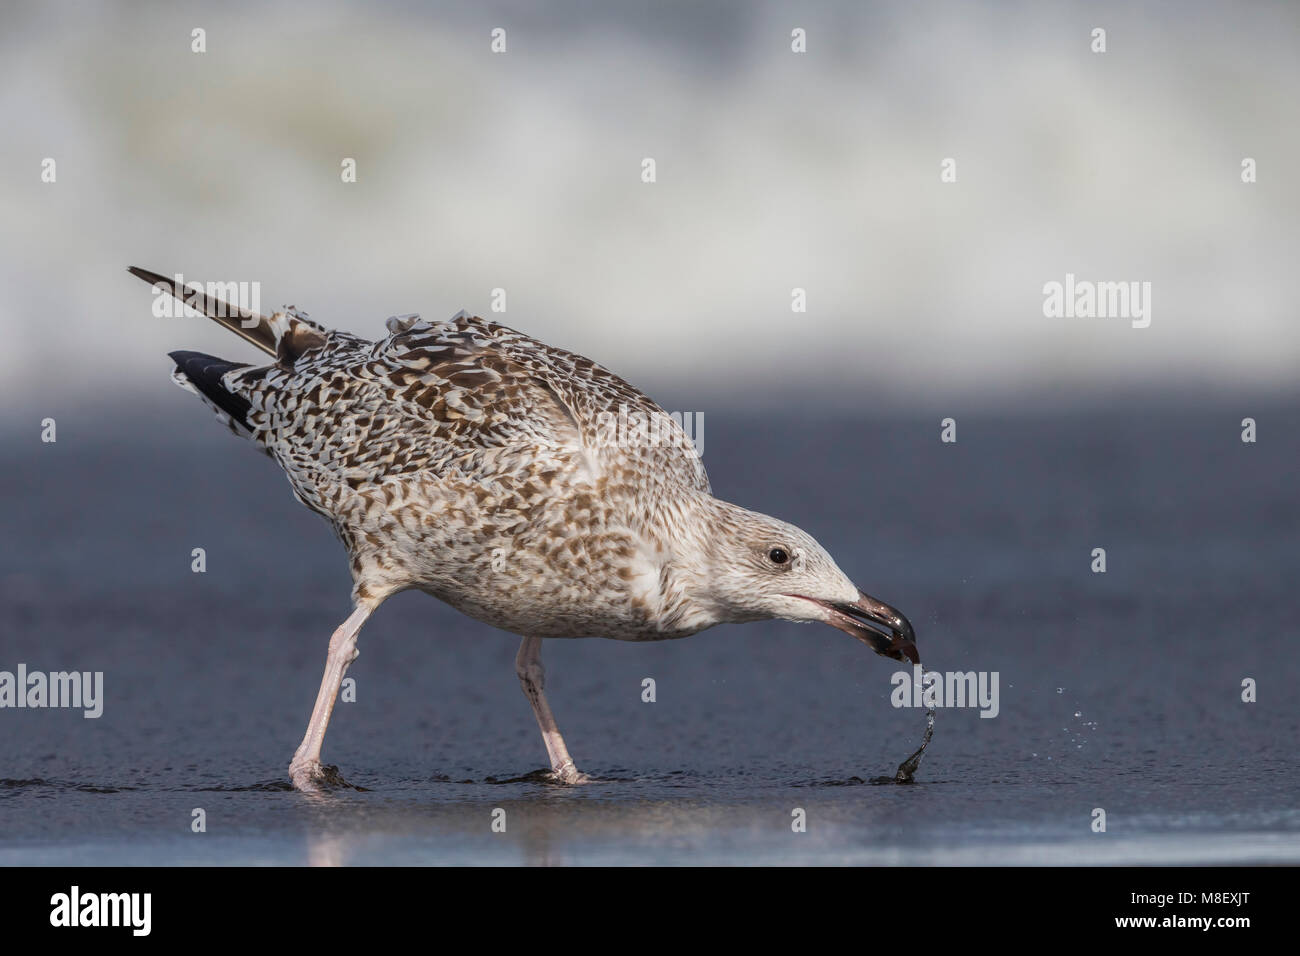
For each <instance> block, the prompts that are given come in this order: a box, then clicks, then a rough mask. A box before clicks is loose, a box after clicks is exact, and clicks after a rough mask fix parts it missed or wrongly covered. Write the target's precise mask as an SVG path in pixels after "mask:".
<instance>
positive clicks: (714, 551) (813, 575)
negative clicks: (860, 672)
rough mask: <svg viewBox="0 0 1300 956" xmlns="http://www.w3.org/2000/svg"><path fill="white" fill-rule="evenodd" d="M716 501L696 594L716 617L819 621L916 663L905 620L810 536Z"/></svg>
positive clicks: (886, 653)
mask: <svg viewBox="0 0 1300 956" xmlns="http://www.w3.org/2000/svg"><path fill="white" fill-rule="evenodd" d="M717 505H718V506H719V507H718V508H717V509H716V510H715V515H716V520H715V521H713V522H710V524H711V527H710V529H709V534H708V539H707V544H706V545H705V553H706V555H707V558H706V561H705V564H706V567H707V570H706V571H705V573H704V574H703V575H701V587H700V589H699V592H697V593H698V596H699V598H701V599H703V600H704V601H706V602H707V603H708V604H709V605H711V607H712V608H713V610H714V613H715V614H716V615H717V616H718V619H719V620H720V621H729V622H741V621H761V620H768V619H772V618H783V619H785V620H787V621H821V622H822V623H824V624H829V625H831V626H832V627H837V628H839V629H840V630H841V631H844V632H845V633H847V634H850V635H852V636H853V637H855V638H857V639H858V640H860V641H861V642H862V643H864V644H866V645H867V646H868V647H870V648H871V649H872V650H874V651H875V652H876V653H877V654H882V655H884V656H885V657H889V658H893V659H894V660H898V661H902V660H910V661H911V662H912V663H914V664H919V663H920V656H919V654H918V653H917V650H916V635H915V634H914V633H913V631H912V625H911V624H910V623H909V622H908V620H907V618H906V617H904V616H903V615H902V614H901V613H900V612H899V611H897V610H895V609H894V608H892V607H890V606H889V605H888V604H885V603H884V602H883V601H878V600H876V599H875V598H873V597H871V596H870V595H869V594H867V593H866V592H864V591H863V590H861V589H860V588H859V587H858V586H857V585H856V584H854V583H853V582H852V581H851V580H849V578H848V576H847V575H846V574H845V573H844V572H843V571H841V570H840V569H839V566H838V565H836V563H835V561H834V559H833V558H831V556H830V555H829V554H827V553H826V549H825V548H823V547H822V546H821V545H820V544H818V543H817V541H816V539H814V538H813V536H812V535H810V534H808V533H807V532H806V531H803V530H802V529H800V528H797V527H795V526H794V525H792V524H789V523H788V522H785V521H781V520H779V519H777V518H772V517H770V516H768V515H764V514H758V513H757V512H753V511H746V510H745V509H743V508H738V507H736V506H735V505H729V504H725V503H723V502H718V503H717ZM700 592H702V593H700Z"/></svg>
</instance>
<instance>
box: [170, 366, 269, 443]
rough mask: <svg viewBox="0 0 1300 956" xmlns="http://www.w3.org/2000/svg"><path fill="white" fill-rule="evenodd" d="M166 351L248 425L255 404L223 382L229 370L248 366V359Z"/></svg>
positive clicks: (211, 398) (207, 392) (225, 409)
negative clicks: (232, 390) (231, 360)
mask: <svg viewBox="0 0 1300 956" xmlns="http://www.w3.org/2000/svg"><path fill="white" fill-rule="evenodd" d="M167 355H168V357H169V358H171V360H172V361H173V362H175V363H176V369H177V371H179V372H180V373H181V374H182V375H184V376H185V377H186V378H187V379H189V380H190V382H192V383H193V385H194V387H195V388H197V389H198V390H199V391H200V392H201V393H202V394H203V396H204V397H205V398H206V399H207V400H208V401H210V402H211V403H212V404H213V405H216V406H217V408H219V409H221V410H222V411H223V412H225V413H226V414H227V415H229V416H230V417H231V418H233V419H234V420H235V421H237V422H239V424H241V425H243V426H244V427H245V428H247V427H248V412H249V409H251V408H252V407H253V406H252V403H251V402H249V400H248V399H246V398H244V397H243V396H242V395H236V394H235V393H233V392H229V391H227V390H226V388H225V386H224V385H222V384H221V379H222V377H223V376H224V375H225V374H226V373H227V372H229V371H231V370H232V369H237V368H248V365H247V364H246V363H243V362H227V361H226V360H225V359H220V358H217V357H216V356H215V355H208V354H206V353H204V352H188V351H176V352H168V353H167Z"/></svg>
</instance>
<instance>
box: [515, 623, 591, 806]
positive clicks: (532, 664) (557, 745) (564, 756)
mask: <svg viewBox="0 0 1300 956" xmlns="http://www.w3.org/2000/svg"><path fill="white" fill-rule="evenodd" d="M515 673H516V674H518V675H519V686H520V687H522V688H523V689H524V696H525V697H527V698H528V702H529V703H530V704H532V705H533V713H534V714H536V715H537V726H538V727H540V728H542V742H543V743H545V744H546V753H547V755H548V756H549V757H550V758H551V770H552V772H553V773H554V774H555V777H556V779H557V780H559V781H560V782H561V783H586V782H587V777H586V776H585V775H584V774H581V773H579V772H578V768H577V767H576V766H574V763H573V758H572V757H570V756H569V748H568V747H566V746H564V738H563V737H561V736H560V728H559V727H557V726H556V725H555V715H554V714H552V713H551V706H550V704H548V703H546V695H545V694H544V693H542V688H543V687H544V686H545V685H546V671H545V669H543V667H542V639H541V638H540V637H525V638H524V639H523V642H522V643H521V644H520V645H519V653H518V655H516V657H515Z"/></svg>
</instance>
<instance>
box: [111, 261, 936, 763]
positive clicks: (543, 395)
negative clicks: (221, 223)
mask: <svg viewBox="0 0 1300 956" xmlns="http://www.w3.org/2000/svg"><path fill="white" fill-rule="evenodd" d="M132 271H133V272H134V273H135V274H137V275H139V276H140V277H141V278H144V279H146V281H149V282H151V283H153V284H154V285H156V286H159V287H160V288H162V289H163V290H165V291H168V292H170V293H171V294H174V295H177V296H178V297H180V296H183V295H186V293H185V291H184V290H181V289H178V288H176V286H175V284H174V283H172V282H171V280H168V279H166V278H165V277H162V276H159V275H157V274H155V273H149V272H145V271H144V270H135V269H133V270H132ZM186 301H187V302H188V303H189V304H192V305H195V306H196V308H200V309H201V310H202V311H204V312H206V313H207V314H209V315H210V316H212V317H213V318H215V319H216V320H217V321H220V322H222V324H223V325H226V326H227V327H232V328H233V327H234V326H233V324H232V322H231V321H230V320H228V319H226V318H225V317H223V316H221V315H216V314H214V313H219V312H220V311H221V309H220V308H219V306H220V305H221V303H215V302H214V301H213V300H211V299H209V298H204V299H203V300H202V301H199V300H196V299H193V298H191V297H187V298H186ZM237 319H238V325H239V329H235V330H236V331H239V332H240V334H241V335H243V336H244V338H246V339H247V340H249V341H250V342H252V343H253V344H255V345H257V346H258V347H259V348H261V349H263V350H264V351H266V352H267V353H268V354H270V355H273V356H274V357H275V361H274V362H273V363H272V364H269V365H264V366H256V367H255V366H250V365H237V364H233V363H229V362H225V361H223V360H220V359H216V358H213V357H212V356H205V355H202V354H200V353H193V352H178V353H173V357H174V358H176V361H177V369H176V371H175V373H174V378H175V379H176V381H177V382H178V383H179V384H181V385H182V386H184V387H186V388H187V389H189V390H191V391H194V392H196V393H197V394H199V395H200V396H201V397H203V398H204V400H205V401H207V402H208V404H209V405H211V406H212V407H213V408H214V409H215V410H216V411H217V413H218V415H219V417H220V418H221V419H222V420H223V421H225V422H226V423H227V424H228V425H229V426H230V427H231V429H232V430H233V431H235V433H236V434H239V435H242V436H244V437H246V438H248V439H249V440H251V441H252V442H253V443H254V444H256V445H257V446H258V447H259V448H261V449H262V450H263V451H265V452H266V453H267V454H269V455H270V456H271V457H273V458H274V459H275V460H276V461H277V462H278V463H279V464H280V466H281V467H282V468H283V469H284V472H285V474H286V476H287V477H288V479H289V484H290V486H291V487H292V489H293V493H294V494H295V495H296V496H297V498H298V499H299V500H300V501H301V502H303V503H304V504H305V505H307V506H308V507H309V508H311V509H312V510H314V511H316V512H317V513H319V514H321V515H323V516H324V517H325V518H326V519H327V520H329V521H330V523H331V524H332V525H333V527H334V529H335V531H336V532H337V534H338V536H339V538H340V539H341V540H342V542H343V544H344V545H345V547H346V548H347V551H348V556H349V560H350V563H351V568H352V576H353V581H354V587H353V600H354V604H355V606H356V608H357V611H356V612H355V613H354V614H353V616H352V617H351V618H349V621H348V622H347V623H346V624H345V625H344V626H343V627H341V628H340V629H339V631H338V632H336V634H335V638H334V639H333V640H332V641H331V653H330V659H329V662H328V663H327V669H326V676H325V680H324V681H323V682H322V687H321V695H320V696H319V697H318V700H317V707H316V711H315V712H314V713H313V718H312V723H311V724H310V725H309V728H308V734H307V737H306V738H305V739H304V741H303V745H302V747H300V748H299V753H298V755H297V756H296V757H295V761H294V765H293V766H292V767H291V776H292V778H293V780H294V783H295V785H297V786H299V787H303V788H308V789H310V788H312V787H314V786H316V785H317V784H318V783H319V782H321V780H323V779H327V777H328V775H327V774H326V773H325V771H323V770H322V769H321V767H320V764H319V759H318V758H319V749H320V741H321V739H323V736H324V727H325V725H326V724H327V723H328V719H329V713H330V710H331V709H332V706H333V697H334V694H335V693H336V692H337V684H338V681H339V680H341V679H342V673H343V671H344V670H345V669H346V667H347V664H348V663H349V662H350V661H351V659H352V658H353V657H355V654H356V651H355V636H356V632H357V630H359V628H360V625H361V623H362V622H363V621H364V620H365V618H366V616H368V615H369V613H370V612H371V611H373V609H374V608H375V607H377V606H378V605H379V604H380V603H381V602H382V601H383V600H384V599H385V598H387V597H388V596H390V595H391V594H394V593H396V592H398V591H402V590H405V589H409V588H416V589H419V590H423V591H425V592H427V593H429V594H432V595H434V596H435V597H438V598H440V599H442V600H444V601H446V602H447V603H449V604H451V605H452V606H453V607H456V608H458V609H459V610H461V611H463V612H464V613H466V614H468V615H470V616H472V617H474V618H477V619H478V620H481V621H484V622H486V623H489V624H492V625H495V626H497V627H501V628H504V629H506V630H510V631H513V632H515V633H517V634H520V635H522V636H523V637H524V643H523V646H521V649H520V656H519V661H518V662H517V663H518V670H519V676H520V680H521V682H522V683H523V685H524V690H525V693H526V694H528V696H529V699H530V700H531V701H532V702H533V705H534V709H535V711H536V713H537V717H538V722H539V724H540V725H541V728H542V732H543V738H544V740H545V742H546V745H547V749H548V752H549V754H550V756H551V761H552V767H553V770H554V771H555V773H556V775H557V776H558V777H559V778H560V779H563V780H566V781H572V780H576V779H578V776H579V775H578V774H577V771H576V770H575V769H574V768H573V762H572V760H571V759H569V757H568V753H567V750H565V748H564V743H563V740H562V739H561V738H560V736H559V732H558V730H557V729H556V728H555V726H554V720H553V718H552V717H551V716H550V710H549V707H548V706H547V705H546V701H545V697H544V696H543V695H542V693H541V686H542V671H541V666H540V661H539V660H538V654H539V649H540V639H541V638H547V637H550V638H571V637H589V636H601V637H611V638H615V639H619V640H633V641H636V640H660V639H665V638H676V637H684V636H686V635H688V634H693V633H695V632H697V631H700V630H702V629H704V628H707V627H710V626H712V625H713V624H717V623H720V622H723V621H749V620H759V619H763V618H772V617H785V618H788V619H791V620H821V621H825V622H827V623H831V624H834V625H835V626H837V627H840V628H842V629H844V630H847V631H849V633H852V634H854V636H855V637H858V638H859V639H861V640H863V641H864V642H866V643H868V644H869V645H871V646H872V647H873V648H874V649H876V650H877V651H878V652H880V653H883V654H886V655H888V656H891V657H895V658H897V659H899V660H902V659H904V658H905V657H909V658H914V657H915V650H914V646H913V644H912V635H911V628H910V625H908V624H907V622H906V619H905V618H903V617H902V615H900V614H898V613H897V612H896V611H894V610H893V609H892V608H889V607H888V606H886V605H883V604H880V603H879V602H874V603H872V604H867V603H865V602H867V601H871V600H872V599H868V598H866V596H865V595H862V594H861V592H859V591H858V589H857V588H856V587H854V586H853V585H852V583H851V582H850V581H849V580H848V578H847V577H845V576H844V574H843V573H842V572H841V571H840V570H839V568H838V567H836V566H835V563H834V561H833V560H832V559H831V558H830V556H829V555H828V554H826V552H825V551H824V550H823V549H822V548H821V547H820V546H819V545H818V544H817V542H816V541H814V540H813V539H812V538H811V537H810V536H808V535H807V534H806V533H804V532H803V531H800V530H799V529H798V528H795V527H793V526H792V525H788V524H786V523H785V522H781V521H778V520H777V519H774V518H770V517H768V516H766V515H760V514H757V513H754V512H750V511H746V510H745V509H742V508H739V507H737V506H735V505H731V504H728V503H726V502H723V501H720V500H718V499H716V498H714V497H713V495H712V493H711V490H710V487H709V482H708V478H707V476H706V474H705V471H704V468H703V465H702V463H701V461H700V458H699V455H698V454H697V452H696V448H695V446H694V444H693V443H692V441H691V439H690V438H689V437H688V436H687V435H686V434H685V432H683V430H682V429H681V428H680V427H679V426H678V424H677V423H676V422H675V421H674V420H673V419H672V417H671V416H669V415H668V414H667V413H666V412H664V410H663V409H662V408H660V407H659V406H658V405H657V404H655V403H654V402H653V401H651V399H649V398H648V397H647V396H645V395H644V394H642V393H641V392H639V391H637V390H636V389H635V388H633V387H632V386H631V385H629V384H628V383H627V382H625V381H624V380H623V379H621V378H619V377H618V376H617V375H615V374H613V373H612V372H610V371H608V370H607V369H605V368H603V367H601V366H600V365H597V364H596V363H595V362H593V361H591V360H590V359H587V358H584V357H583V356H581V355H577V354H574V353H572V352H567V351H564V350H563V349H558V348H554V347H552V346H549V345H546V344H544V343H542V342H538V341H537V340H536V339H532V338H529V337H528V336H526V335H524V334H522V333H520V332H517V331H515V330H513V329H510V328H507V327H506V326H503V325H498V324H496V323H494V322H489V321H486V320H484V319H481V318H478V317H475V316H470V315H466V314H464V313H462V314H460V315H458V316H456V317H454V318H453V319H450V320H447V321H444V322H435V323H429V322H424V321H420V320H419V319H418V317H417V316H407V317H402V318H396V317H395V318H393V319H390V320H389V322H388V334H387V335H386V336H385V337H384V338H382V339H379V340H377V341H368V340H365V339H362V338H359V337H357V336H355V335H352V334H349V333H346V332H340V331H335V330H329V329H326V328H324V327H322V326H320V325H318V324H316V323H314V322H312V321H311V320H310V319H309V318H308V317H307V316H306V315H305V314H303V313H300V312H297V311H296V310H293V309H286V310H284V311H282V312H277V313H276V314H274V315H272V316H271V317H270V318H268V319H262V318H261V317H258V316H250V315H249V314H248V313H239V314H238V316H237ZM241 330H242V331H241ZM776 556H783V557H782V560H780V561H777V560H776Z"/></svg>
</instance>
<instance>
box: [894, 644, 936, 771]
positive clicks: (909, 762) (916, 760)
mask: <svg viewBox="0 0 1300 956" xmlns="http://www.w3.org/2000/svg"><path fill="white" fill-rule="evenodd" d="M921 679H922V681H924V679H925V667H924V666H922V667H921ZM934 713H935V707H934V705H933V704H931V705H930V706H929V707H926V708H925V736H924V737H922V738H921V746H919V747H917V748H916V752H915V753H914V754H912V756H910V757H908V758H907V759H906V760H904V761H903V762H902V763H900V764H899V765H898V770H897V771H896V772H895V773H894V783H915V782H916V781H915V780H914V779H913V778H914V777H915V776H916V768H917V767H919V766H921V755H922V754H923V753H925V748H926V747H928V746H930V738H932V737H933V736H934Z"/></svg>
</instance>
